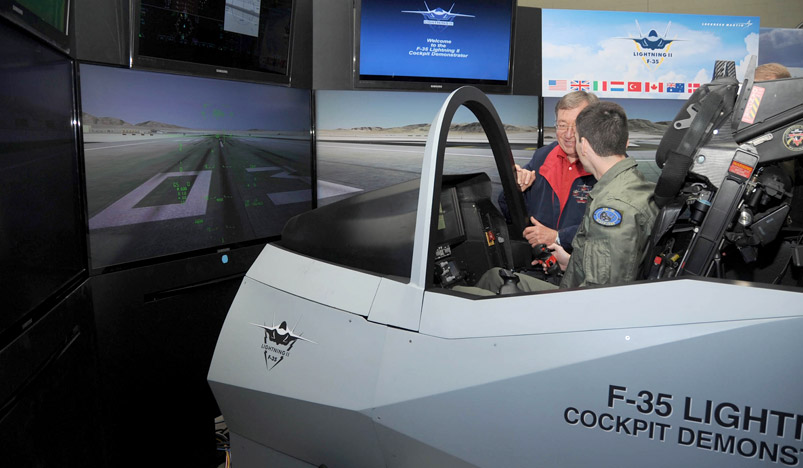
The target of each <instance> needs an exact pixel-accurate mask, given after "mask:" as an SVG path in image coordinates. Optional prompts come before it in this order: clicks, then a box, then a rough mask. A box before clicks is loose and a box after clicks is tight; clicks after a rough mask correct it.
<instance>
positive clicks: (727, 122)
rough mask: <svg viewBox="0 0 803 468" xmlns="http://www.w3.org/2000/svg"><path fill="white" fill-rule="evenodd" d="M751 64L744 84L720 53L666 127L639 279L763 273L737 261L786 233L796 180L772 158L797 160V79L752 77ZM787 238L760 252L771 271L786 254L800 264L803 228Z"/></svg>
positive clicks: (802, 129) (801, 135)
mask: <svg viewBox="0 0 803 468" xmlns="http://www.w3.org/2000/svg"><path fill="white" fill-rule="evenodd" d="M754 68H755V59H753V60H752V62H751V64H750V65H749V66H748V70H747V73H746V76H747V78H746V79H745V80H744V82H743V83H742V85H741V90H740V89H739V82H738V81H737V80H736V78H735V65H734V64H733V62H717V64H716V65H715V70H717V71H716V72H715V74H714V79H713V80H712V82H711V83H708V84H706V85H703V86H701V87H700V88H699V89H698V90H697V91H695V92H694V94H693V95H692V96H691V97H690V98H689V100H688V101H687V102H686V104H685V105H684V106H683V108H682V109H681V110H680V111H679V112H678V115H677V116H676V117H675V120H674V121H673V123H672V126H671V127H670V128H669V129H668V130H667V132H666V133H665V134H664V137H663V139H662V140H661V143H660V145H659V148H658V151H657V153H656V163H657V164H658V166H659V167H660V168H662V173H661V176H660V177H659V180H658V183H657V185H656V189H655V200H656V203H657V204H658V205H659V207H660V212H659V215H658V217H657V219H656V222H655V225H654V227H653V232H652V237H651V239H650V242H649V244H648V246H647V252H646V255H645V262H644V265H643V268H642V276H643V278H647V279H658V278H667V277H677V276H698V277H710V276H715V277H720V278H722V277H730V278H734V279H751V280H757V281H761V280H762V279H761V278H755V277H750V278H739V274H740V273H739V272H740V271H742V272H744V271H747V270H750V268H749V267H748V268H744V267H739V266H737V265H747V264H754V263H755V262H756V261H757V260H758V259H759V249H762V248H765V247H768V246H770V245H772V244H773V243H776V244H777V243H778V241H776V238H783V237H785V236H779V234H780V233H781V232H782V231H783V230H784V229H787V230H788V228H789V223H788V219H787V218H788V215H789V212H790V206H791V203H792V180H791V177H790V176H789V174H787V173H786V171H785V170H784V169H782V168H781V167H780V166H779V164H778V162H779V161H781V160H784V159H793V158H796V157H797V158H800V159H803V100H802V99H801V96H803V78H792V79H784V80H774V81H769V82H761V83H760V84H756V83H754V82H753V78H752V77H753V70H754ZM797 184H798V185H800V184H803V180H798V181H797ZM787 234H788V233H787ZM786 237H788V239H782V240H781V243H782V244H783V247H782V248H780V249H778V248H777V246H776V248H774V249H769V250H770V251H771V253H772V256H773V258H772V259H769V260H767V259H764V260H765V263H770V264H773V263H775V264H777V265H775V267H774V268H770V269H769V271H770V272H774V273H779V272H781V269H783V270H784V271H785V269H786V265H787V264H788V262H789V261H790V258H791V259H792V260H793V261H794V264H795V265H797V266H801V263H803V262H801V253H803V249H802V248H801V239H803V235H797V236H795V235H790V236H786ZM765 250H768V249H764V250H763V251H765ZM723 253H724V254H725V255H726V256H727V254H728V253H730V254H731V256H730V258H724V257H723ZM726 265H729V267H727V268H726ZM765 276H768V278H764V280H766V281H765V282H773V281H775V280H777V279H779V278H775V277H772V276H773V275H772V274H767V275H765ZM775 276H776V277H777V275H775Z"/></svg>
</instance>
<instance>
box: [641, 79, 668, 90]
mask: <svg viewBox="0 0 803 468" xmlns="http://www.w3.org/2000/svg"><path fill="white" fill-rule="evenodd" d="M650 91H652V92H653V93H663V92H664V84H663V83H650V82H649V81H647V82H645V83H644V92H646V93H649V92H650Z"/></svg>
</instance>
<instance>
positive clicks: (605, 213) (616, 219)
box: [594, 207, 622, 226]
mask: <svg viewBox="0 0 803 468" xmlns="http://www.w3.org/2000/svg"><path fill="white" fill-rule="evenodd" d="M594 222H596V223H597V224H601V225H603V226H616V225H617V224H620V223H621V222H622V213H619V212H618V211H616V210H614V209H613V208H608V207H602V208H597V209H596V210H595V211H594Z"/></svg>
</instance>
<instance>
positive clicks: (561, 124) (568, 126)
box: [555, 122, 576, 133]
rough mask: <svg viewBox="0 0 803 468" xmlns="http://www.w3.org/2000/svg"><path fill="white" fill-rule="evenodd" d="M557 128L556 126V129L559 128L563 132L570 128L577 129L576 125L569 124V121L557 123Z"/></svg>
mask: <svg viewBox="0 0 803 468" xmlns="http://www.w3.org/2000/svg"><path fill="white" fill-rule="evenodd" d="M555 128H556V129H557V130H558V131H559V132H561V133H564V132H566V131H568V130H569V129H570V128H571V129H572V130H575V129H576V127H575V126H574V124H571V125H569V124H567V123H565V122H561V123H559V124H557V125H556V126H555Z"/></svg>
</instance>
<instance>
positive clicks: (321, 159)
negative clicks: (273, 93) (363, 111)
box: [316, 139, 660, 206]
mask: <svg viewBox="0 0 803 468" xmlns="http://www.w3.org/2000/svg"><path fill="white" fill-rule="evenodd" d="M633 142H634V143H636V142H640V143H637V144H639V145H640V146H638V147H635V146H634V147H633V149H632V151H631V150H629V151H628V154H629V155H630V156H631V157H633V158H635V159H636V160H637V161H638V162H639V169H640V170H641V171H642V172H643V173H644V175H645V176H646V177H647V179H649V180H652V181H655V180H657V179H658V175H659V174H660V170H659V169H658V167H657V166H656V164H655V162H654V161H655V150H654V149H648V148H650V147H651V146H652V145H653V142H652V141H651V140H649V139H647V140H635V139H634V140H633ZM547 143H549V142H547ZM654 144H655V145H656V146H657V142H655V143H654ZM424 145H425V144H424V142H423V141H413V140H398V139H397V140H389V139H388V140H379V139H372V140H367V139H366V140H365V141H359V140H356V139H349V140H334V139H332V140H323V141H322V140H318V143H317V147H316V148H317V168H318V205H319V206H322V205H326V204H329V203H332V202H335V201H337V200H341V199H344V198H348V197H349V196H351V195H353V194H354V193H356V192H361V191H370V190H375V189H378V188H382V187H388V186H390V185H394V184H398V183H401V182H406V181H408V180H412V179H416V178H418V177H420V171H421V160H422V158H423V156H424ZM510 146H511V151H512V153H513V159H514V160H515V161H516V163H517V164H519V165H524V164H526V163H527V162H529V161H530V159H531V158H532V155H533V152H534V151H535V149H536V145H535V144H534V143H533V142H531V141H526V142H517V141H516V140H514V139H511V144H510ZM645 148H647V149H645ZM475 172H486V173H487V174H488V175H489V176H490V178H491V182H492V184H493V200H496V197H497V196H498V194H499V192H501V190H502V189H501V185H500V184H499V175H498V174H497V170H496V166H495V164H494V160H493V155H492V154H491V149H490V147H489V146H488V144H487V140H486V142H482V141H481V140H476V139H471V140H467V141H459V140H455V141H450V142H449V145H448V146H447V148H446V158H445V163H444V173H445V174H467V173H475Z"/></svg>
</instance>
